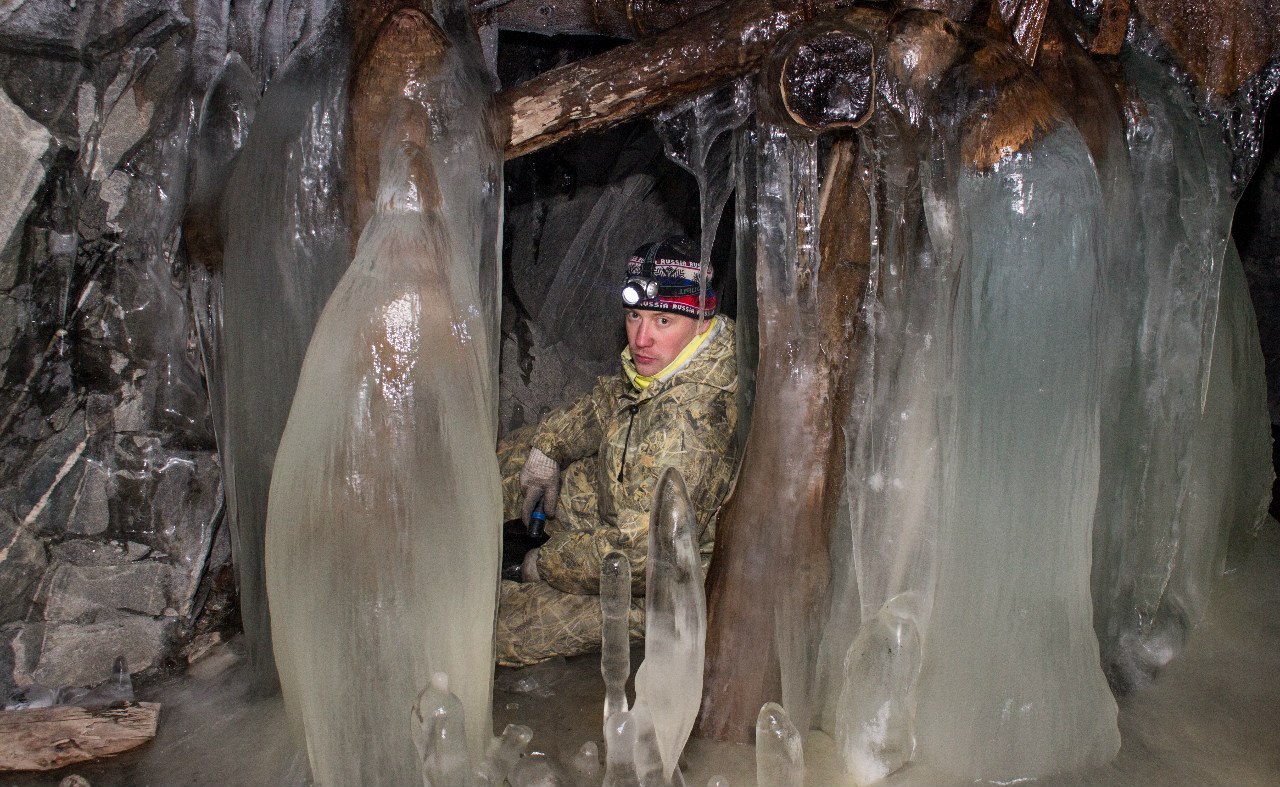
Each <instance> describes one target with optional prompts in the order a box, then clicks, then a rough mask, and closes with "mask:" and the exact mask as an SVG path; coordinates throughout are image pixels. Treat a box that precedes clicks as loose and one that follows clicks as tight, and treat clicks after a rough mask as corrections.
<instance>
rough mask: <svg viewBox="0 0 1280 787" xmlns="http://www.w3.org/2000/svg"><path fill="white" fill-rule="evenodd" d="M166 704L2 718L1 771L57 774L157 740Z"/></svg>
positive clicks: (62, 708)
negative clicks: (157, 732) (162, 708)
mask: <svg viewBox="0 0 1280 787" xmlns="http://www.w3.org/2000/svg"><path fill="white" fill-rule="evenodd" d="M159 718H160V705H159V703H155V702H139V703H132V702H131V703H127V704H125V705H123V706H121V707H113V708H102V709H100V710H87V709H85V708H81V707H77V706H74V705H55V706H54V707H52V708H33V709H31V710H12V711H4V712H3V713H0V772H3V771H51V770H55V769H57V768H64V767H66V766H68V765H74V764H76V763H80V762H89V761H91V760H98V759H102V758H103V757H110V756H112V755H114V754H119V753H121V752H125V751H128V750H130V749H133V748H136V747H138V746H141V745H142V744H144V743H146V742H147V741H149V740H151V739H152V738H154V737H155V736H156V723H157V722H158V721H159Z"/></svg>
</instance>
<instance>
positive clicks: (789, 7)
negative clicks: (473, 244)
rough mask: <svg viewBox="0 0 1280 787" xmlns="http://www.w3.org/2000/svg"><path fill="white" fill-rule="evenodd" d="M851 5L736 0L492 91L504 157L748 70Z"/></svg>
mask: <svg viewBox="0 0 1280 787" xmlns="http://www.w3.org/2000/svg"><path fill="white" fill-rule="evenodd" d="M852 4H853V0H812V2H806V1H805V0H739V1H738V2H734V3H731V4H729V5H724V6H719V7H716V8H713V9H712V10H710V11H708V12H706V13H704V14H701V15H699V16H696V17H694V18H692V19H690V20H688V21H687V22H685V23H683V24H681V25H679V26H677V27H675V28H672V29H671V30H669V31H667V32H665V33H663V34H661V35H659V36H655V37H654V38H651V39H647V40H644V41H637V42H635V43H633V44H627V45H624V46H620V47H618V48H616V49H611V50H609V51H608V52H605V53H604V54H601V55H597V56H596V57H593V58H588V59H586V60H580V61H578V62H576V63H570V64H569V65H565V66H561V67H559V68H554V69H552V70H550V71H547V72H546V73H544V74H540V75H538V76H537V77H534V78H533V79H530V80H529V81H527V82H523V83H521V84H519V85H516V86H515V87H512V88H509V89H507V90H505V91H503V92H501V93H499V94H498V98H497V103H498V112H499V116H500V117H507V118H510V141H509V142H508V144H507V151H506V156H507V158H508V159H512V158H516V157H517V156H522V155H524V154H526V153H532V152H533V151H535V150H541V149H542V148H544V147H547V146H549V145H552V144H555V143H556V142H559V141H561V140H563V139H567V138H569V137H572V136H576V135H579V134H583V133H586V132H589V131H597V130H601V129H605V128H608V127H610V126H613V125H616V124H618V123H621V122H623V121H626V120H629V119H630V118H633V117H636V116H637V115H641V114H643V113H646V112H650V111H652V110H654V109H658V108H659V107H662V106H665V105H667V104H671V103H674V102H676V101H679V100H680V99H683V98H687V97H689V96H693V95H696V94H698V93H701V92H703V91H705V90H708V89H710V88H712V87H715V86H717V85H720V84H723V83H725V82H727V81H729V80H732V79H735V78H737V77H740V76H742V75H743V74H748V73H751V72H752V71H754V70H756V69H757V68H758V67H759V66H760V64H761V63H762V62H763V60H764V58H765V56H766V55H767V54H768V53H769V52H770V51H771V50H772V48H773V46H774V44H775V42H776V41H777V40H778V38H779V37H780V36H782V35H783V34H784V33H786V32H787V31H788V30H790V29H792V28H794V27H795V26H797V25H799V24H802V23H804V22H807V21H808V20H809V19H811V18H812V17H813V15H814V14H816V13H821V12H825V11H829V10H832V9H835V8H840V7H844V6H848V5H852Z"/></svg>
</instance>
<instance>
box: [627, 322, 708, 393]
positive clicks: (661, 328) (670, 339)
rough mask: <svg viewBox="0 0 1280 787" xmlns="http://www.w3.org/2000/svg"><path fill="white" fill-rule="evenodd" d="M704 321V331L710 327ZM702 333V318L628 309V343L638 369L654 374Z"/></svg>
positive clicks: (643, 373) (645, 374) (648, 375)
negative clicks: (699, 323)
mask: <svg viewBox="0 0 1280 787" xmlns="http://www.w3.org/2000/svg"><path fill="white" fill-rule="evenodd" d="M710 324H711V323H710V321H709V320H704V321H703V323H702V330H704V331H705V330H706V329H707V328H708V327H709V326H710ZM697 333H698V321H697V320H695V319H693V318H692V317H686V316H684V315H683V314H672V313H671V312H655V311H650V310H648V309H627V346H628V347H630V348H631V360H632V361H634V362H635V365H636V371H637V372H639V373H640V374H642V375H644V376H645V377H652V376H653V375H655V374H657V373H658V372H660V371H662V370H663V369H665V368H666V367H667V364H669V363H671V362H672V361H674V360H675V358H676V356H677V355H679V354H680V351H681V350H683V349H684V346H685V345H686V344H688V343H689V342H690V341H691V340H692V339H693V337H694V336H695V335H697Z"/></svg>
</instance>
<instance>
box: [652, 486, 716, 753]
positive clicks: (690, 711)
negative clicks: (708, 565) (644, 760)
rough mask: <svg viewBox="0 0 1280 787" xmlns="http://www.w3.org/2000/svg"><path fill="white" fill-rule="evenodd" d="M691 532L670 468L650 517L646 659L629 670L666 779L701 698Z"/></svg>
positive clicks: (701, 609)
mask: <svg viewBox="0 0 1280 787" xmlns="http://www.w3.org/2000/svg"><path fill="white" fill-rule="evenodd" d="M697 530H698V522H697V519H696V517H695V515H694V510H693V506H692V504H691V503H690V502H689V495H688V492H687V491H686V490H685V485H684V479H683V478H682V477H681V475H680V471H678V470H676V469H675V468H672V467H669V468H667V469H666V470H665V471H664V472H663V474H662V477H661V478H660V479H659V481H658V487H657V490H656V491H655V492H654V498H653V508H652V509H651V512H650V517H649V554H648V558H647V563H646V571H647V574H646V584H645V657H644V662H642V663H641V664H640V668H639V670H637V671H636V707H637V708H640V707H641V706H643V707H644V709H645V710H646V711H647V713H648V714H649V716H650V717H651V718H652V719H653V728H654V733H655V735H656V737H657V746H658V752H659V754H660V756H661V759H662V775H663V776H664V777H665V778H671V775H672V772H673V771H675V770H676V764H677V761H678V759H679V757H680V753H681V752H682V751H684V745H685V742H686V741H687V740H688V739H689V732H690V731H691V730H692V729H693V721H694V718H695V717H696V716H697V715H698V706H699V703H700V702H701V699H702V666H703V665H702V657H703V650H704V647H705V642H706V631H707V602H706V597H705V595H704V592H703V586H702V563H701V559H700V556H699V554H698V545H697V541H696V540H695V536H694V534H695V533H696V532H697Z"/></svg>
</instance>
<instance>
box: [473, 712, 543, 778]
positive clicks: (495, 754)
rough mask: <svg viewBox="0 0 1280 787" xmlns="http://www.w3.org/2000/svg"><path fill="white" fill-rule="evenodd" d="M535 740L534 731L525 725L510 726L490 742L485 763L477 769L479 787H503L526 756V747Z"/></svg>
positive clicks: (504, 728)
mask: <svg viewBox="0 0 1280 787" xmlns="http://www.w3.org/2000/svg"><path fill="white" fill-rule="evenodd" d="M531 740H533V730H531V729H529V728H528V727H526V726H524V725H523V724H508V725H507V726H506V727H503V728H502V735H500V736H499V737H497V738H494V739H493V740H492V741H490V742H489V750H488V752H486V753H485V757H484V762H483V763H481V764H480V767H479V768H477V769H476V784H477V785H479V787H502V785H503V784H504V783H505V782H506V780H507V774H508V773H510V772H511V768H512V767H514V766H515V764H516V762H517V761H519V759H520V756H521V755H523V754H524V750H525V747H526V746H528V745H529V741H531Z"/></svg>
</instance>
